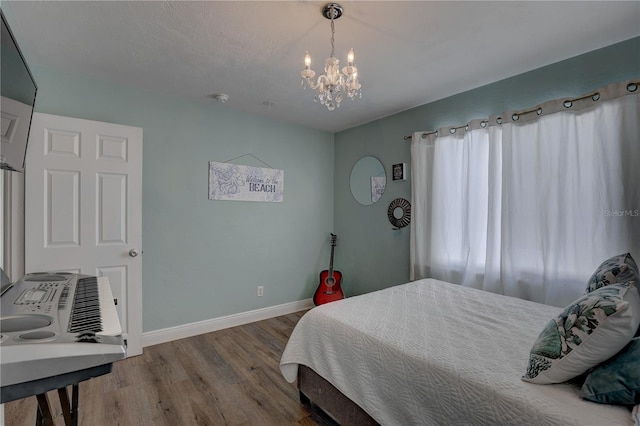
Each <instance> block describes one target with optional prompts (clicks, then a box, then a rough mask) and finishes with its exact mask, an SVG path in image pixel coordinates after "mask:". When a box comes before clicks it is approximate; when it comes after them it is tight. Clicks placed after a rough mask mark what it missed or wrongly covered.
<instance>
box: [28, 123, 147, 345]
mask: <svg viewBox="0 0 640 426" xmlns="http://www.w3.org/2000/svg"><path fill="white" fill-rule="evenodd" d="M25 165H26V167H25V169H26V170H25V271H26V272H27V273H29V272H36V271H68V272H75V273H83V274H89V275H97V276H106V277H108V278H109V282H110V283H111V291H112V292H113V296H114V298H115V299H117V306H116V308H117V310H118V315H119V317H120V324H121V326H122V329H123V331H124V332H125V338H126V339H127V355H128V356H131V355H139V354H141V353H142V259H141V257H140V256H139V255H137V256H134V255H135V254H136V251H138V252H141V248H142V129H141V128H138V127H130V126H121V125H117V124H110V123H101V122H98V121H89V120H81V119H77V118H70V117H61V116H55V115H50V114H41V113H35V114H34V116H33V123H32V127H31V133H30V137H29V148H28V150H27V159H26V162H25Z"/></svg>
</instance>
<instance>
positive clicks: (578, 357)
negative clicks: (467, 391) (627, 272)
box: [522, 281, 640, 384]
mask: <svg viewBox="0 0 640 426" xmlns="http://www.w3.org/2000/svg"><path fill="white" fill-rule="evenodd" d="M639 324H640V294H639V293H638V290H637V289H636V288H635V286H634V285H633V282H631V281H629V282H626V283H618V284H611V285H607V286H605V287H602V288H599V289H598V290H595V291H592V292H591V293H589V294H586V295H584V296H582V297H581V298H580V299H578V300H576V301H575V302H573V303H571V304H570V305H569V306H567V307H566V308H565V309H564V311H563V312H562V313H561V314H560V315H559V316H558V317H557V318H555V319H552V320H551V321H550V322H549V323H548V324H547V326H546V327H545V328H544V330H542V332H541V333H540V335H539V336H538V339H537V340H536V342H535V343H534V345H533V348H532V349H531V354H530V356H529V365H528V367H527V372H526V374H525V375H524V376H523V377H522V379H523V380H525V381H527V382H532V383H540V384H548V383H561V382H564V381H567V380H569V379H571V378H573V377H576V376H578V375H580V374H582V373H584V372H585V371H587V370H588V369H590V368H592V367H595V366H596V365H598V364H599V363H601V362H602V361H605V360H607V359H609V358H611V357H612V356H613V355H615V354H616V353H617V352H618V351H620V350H621V349H622V348H623V347H624V346H625V345H626V344H627V343H629V341H630V340H631V339H632V338H633V334H634V333H635V331H636V330H637V329H638V325H639Z"/></svg>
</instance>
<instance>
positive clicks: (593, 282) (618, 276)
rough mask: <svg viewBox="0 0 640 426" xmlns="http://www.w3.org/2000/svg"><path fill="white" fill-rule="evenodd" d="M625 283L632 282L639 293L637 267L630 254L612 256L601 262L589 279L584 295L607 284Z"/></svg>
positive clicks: (639, 280)
mask: <svg viewBox="0 0 640 426" xmlns="http://www.w3.org/2000/svg"><path fill="white" fill-rule="evenodd" d="M627 281H634V282H635V284H636V287H637V288H638V291H640V273H638V266H637V265H636V262H635V260H633V257H631V253H624V254H620V255H618V256H613V257H612V258H610V259H607V260H605V261H604V262H602V264H601V265H600V266H598V269H596V271H595V272H594V273H593V275H591V278H589V281H588V282H587V289H586V291H585V294H587V293H590V292H592V291H594V290H597V289H599V288H600V287H604V286H606V285H609V284H615V283H626V282H627Z"/></svg>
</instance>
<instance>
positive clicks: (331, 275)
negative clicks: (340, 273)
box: [329, 245, 336, 277]
mask: <svg viewBox="0 0 640 426" xmlns="http://www.w3.org/2000/svg"><path fill="white" fill-rule="evenodd" d="M335 248H336V246H333V245H332V246H331V256H330V257H329V276H330V277H333V251H334V249H335Z"/></svg>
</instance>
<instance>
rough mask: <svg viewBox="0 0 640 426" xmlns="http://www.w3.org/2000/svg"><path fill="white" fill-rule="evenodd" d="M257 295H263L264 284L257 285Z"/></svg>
mask: <svg viewBox="0 0 640 426" xmlns="http://www.w3.org/2000/svg"><path fill="white" fill-rule="evenodd" d="M258 296H259V297H262V296H264V286H261V285H259V286H258Z"/></svg>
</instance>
